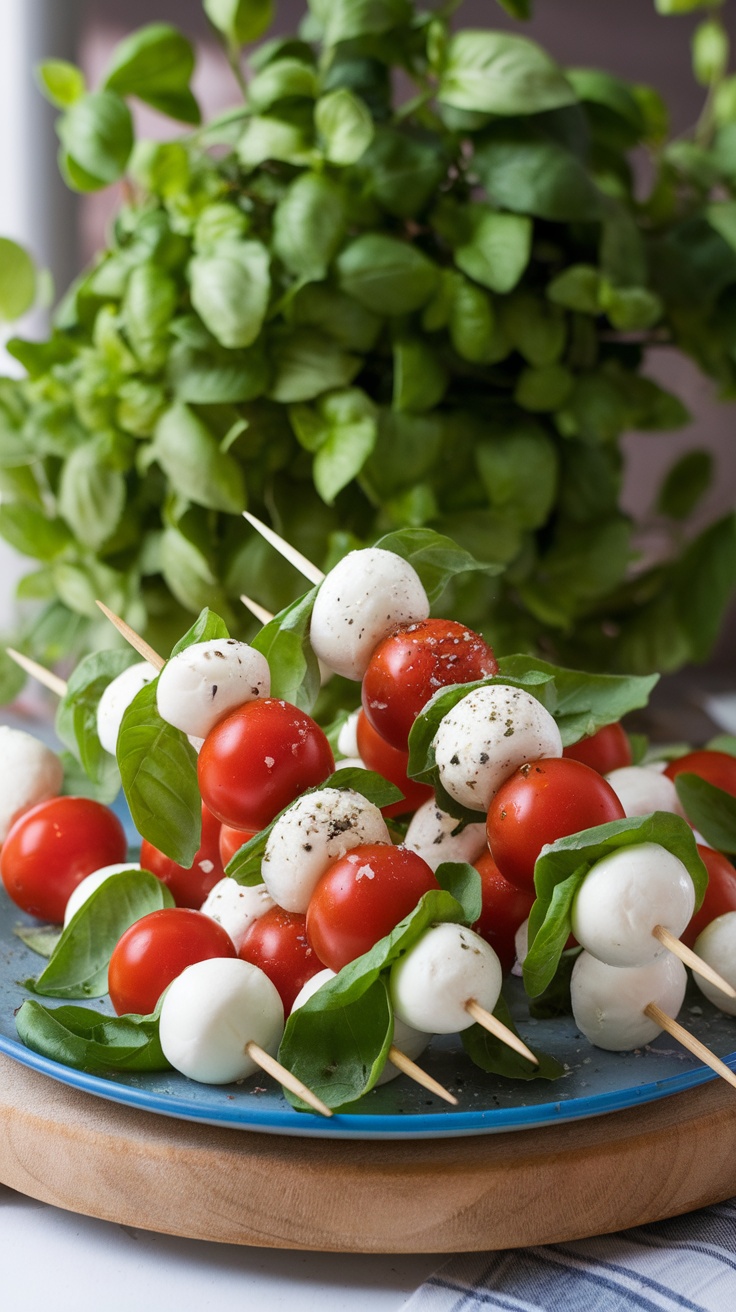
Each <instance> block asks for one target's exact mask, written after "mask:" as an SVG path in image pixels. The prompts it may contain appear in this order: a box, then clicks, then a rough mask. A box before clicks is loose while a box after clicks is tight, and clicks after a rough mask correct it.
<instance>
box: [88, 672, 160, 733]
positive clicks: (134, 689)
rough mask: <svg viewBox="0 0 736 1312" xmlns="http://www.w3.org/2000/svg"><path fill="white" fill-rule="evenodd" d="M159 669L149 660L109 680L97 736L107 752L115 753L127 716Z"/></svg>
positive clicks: (99, 708) (101, 701)
mask: <svg viewBox="0 0 736 1312" xmlns="http://www.w3.org/2000/svg"><path fill="white" fill-rule="evenodd" d="M157 673H158V671H157V670H155V669H154V667H153V665H149V664H148V661H136V663H135V665H129V666H128V668H127V670H123V672H122V674H119V675H118V677H117V678H116V679H113V681H112V683H108V685H107V687H106V689H105V691H104V692H103V694H102V696H101V697H100V700H99V702H98V705H97V737H98V738H99V740H100V742H101V743H102V746H103V747H104V749H105V751H106V752H109V753H110V755H111V756H114V755H115V750H116V748H117V745H118V734H119V733H120V725H121V724H122V722H123V716H124V714H125V712H126V711H127V709H128V707H129V706H130V703H131V702H132V700H133V698H134V697H135V696H136V694H137V693H139V692H140V690H141V688H145V686H146V684H147V683H150V682H151V680H152V679H155V678H156V674H157Z"/></svg>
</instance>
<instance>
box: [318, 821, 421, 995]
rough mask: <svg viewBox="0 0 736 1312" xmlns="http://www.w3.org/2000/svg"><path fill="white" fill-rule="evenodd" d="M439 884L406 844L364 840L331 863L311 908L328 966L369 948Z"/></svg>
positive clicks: (320, 953) (338, 966) (334, 967)
mask: <svg viewBox="0 0 736 1312" xmlns="http://www.w3.org/2000/svg"><path fill="white" fill-rule="evenodd" d="M437 888H439V884H438V883H437V880H436V879H435V876H434V873H433V871H432V870H431V868H430V866H428V865H427V862H426V861H423V860H422V858H421V857H420V856H417V854H416V853H415V852H411V851H410V850H409V848H407V847H392V846H391V845H390V844H388V843H366V844H364V845H363V846H362V847H354V848H353V849H352V851H351V852H348V854H347V856H344V857H341V858H340V859H339V860H338V861H335V862H333V864H332V865H331V866H329V867H328V869H327V870H326V871H325V873H324V874H323V875H322V877H321V879H320V880H319V883H318V884H317V887H316V888H315V890H314V892H313V894H312V898H311V901H310V903H309V906H308V908H307V934H308V936H309V941H310V943H311V944H312V947H313V948H314V950H315V952H316V953H317V956H318V957H319V958H320V960H321V961H322V962H324V964H325V966H329V968H330V970H336V971H338V970H342V968H343V966H345V965H347V963H348V962H349V961H354V960H355V958H356V957H361V956H362V955H363V953H364V952H368V951H369V950H370V949H371V948H372V947H373V945H374V944H375V943H377V942H378V940H379V939H380V938H383V937H384V936H385V935H386V934H389V933H390V932H391V930H392V929H394V927H395V926H396V925H398V923H399V921H400V920H403V919H404V916H408V914H409V912H410V911H413V910H414V907H415V906H416V904H417V902H418V901H419V899H420V898H421V897H423V896H424V894H425V893H428V892H429V891H430V890H431V889H437Z"/></svg>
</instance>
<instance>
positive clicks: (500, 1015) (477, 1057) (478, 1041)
mask: <svg viewBox="0 0 736 1312" xmlns="http://www.w3.org/2000/svg"><path fill="white" fill-rule="evenodd" d="M493 1014H494V1016H495V1017H496V1019H497V1020H500V1022H501V1024H502V1025H505V1026H506V1027H507V1028H508V1029H510V1030H511V1032H512V1034H516V1035H517V1037H518V1030H517V1029H516V1026H515V1025H514V1022H513V1020H512V1018H511V1012H510V1011H509V1008H508V1004H507V1002H506V999H505V998H504V996H503V994H501V996H500V997H499V999H498V1002H497V1003H496V1006H495V1007H494V1009H493ZM460 1038H461V1039H462V1044H463V1047H464V1049H465V1051H466V1052H467V1054H468V1056H469V1057H470V1060H471V1061H472V1062H474V1063H475V1065H476V1066H479V1067H480V1069H481V1070H482V1071H487V1072H488V1074H489V1075H502V1076H503V1077H504V1079H507V1080H558V1079H559V1078H560V1076H561V1075H564V1074H565V1068H564V1066H563V1065H562V1064H561V1063H560V1062H559V1061H557V1060H556V1058H554V1057H550V1056H548V1055H547V1054H546V1053H544V1052H539V1051H537V1050H536V1049H535V1048H532V1049H531V1050H532V1052H533V1053H534V1056H535V1057H536V1058H537V1059H538V1065H536V1066H535V1065H534V1063H533V1062H530V1061H529V1060H528V1059H527V1058H526V1057H522V1056H521V1055H520V1054H519V1053H518V1052H514V1051H513V1049H512V1048H509V1046H508V1044H506V1043H503V1042H502V1041H501V1039H497V1038H496V1037H495V1035H493V1034H489V1033H488V1030H486V1029H483V1027H482V1026H481V1025H470V1026H469V1027H468V1028H467V1029H465V1030H463V1031H462V1032H461V1034H460Z"/></svg>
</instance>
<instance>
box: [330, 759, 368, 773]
mask: <svg viewBox="0 0 736 1312" xmlns="http://www.w3.org/2000/svg"><path fill="white" fill-rule="evenodd" d="M335 769H336V770H367V769H368V766H367V765H366V763H365V761H361V759H360V757H359V756H343V757H341V759H340V760H339V761H335Z"/></svg>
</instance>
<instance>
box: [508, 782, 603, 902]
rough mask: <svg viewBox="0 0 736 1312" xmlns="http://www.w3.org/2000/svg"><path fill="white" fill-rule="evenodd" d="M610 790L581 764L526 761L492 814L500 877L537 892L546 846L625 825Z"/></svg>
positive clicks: (528, 890)
mask: <svg viewBox="0 0 736 1312" xmlns="http://www.w3.org/2000/svg"><path fill="white" fill-rule="evenodd" d="M623 819H624V809H623V807H622V805H621V803H620V801H619V799H618V798H617V796H616V794H615V793H614V791H613V789H612V788H611V785H610V784H609V783H607V782H606V780H605V779H604V778H603V776H602V775H600V774H598V773H597V771H596V770H591V768H590V766H588V765H583V764H582V762H581V761H570V760H568V759H566V758H565V757H554V758H545V759H544V760H540V761H528V762H527V763H526V765H522V766H520V767H519V769H518V770H515V771H514V773H513V774H512V775H511V776H510V778H509V779H507V780H506V782H505V783H503V784H502V785H501V787H500V788H499V790H498V792H497V793H496V796H495V797H494V799H493V801H492V802H491V805H490V807H489V809H488V820H487V824H486V831H487V834H488V846H489V847H490V849H491V853H492V855H493V859H494V861H495V862H496V864H497V866H498V868H499V870H500V871H501V874H502V875H503V876H504V878H505V879H508V880H509V882H510V883H512V884H516V886H517V887H518V888H521V889H524V890H525V891H526V892H528V893H533V892H534V864H535V862H536V859H537V857H538V856H539V853H540V851H541V849H542V848H543V847H544V845H545V843H554V842H556V840H557V839H558V838H565V837H567V835H568V834H577V833H578V832H579V831H580V830H581V829H592V828H593V826H595V825H603V824H607V823H608V822H609V821H610V820H623Z"/></svg>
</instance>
